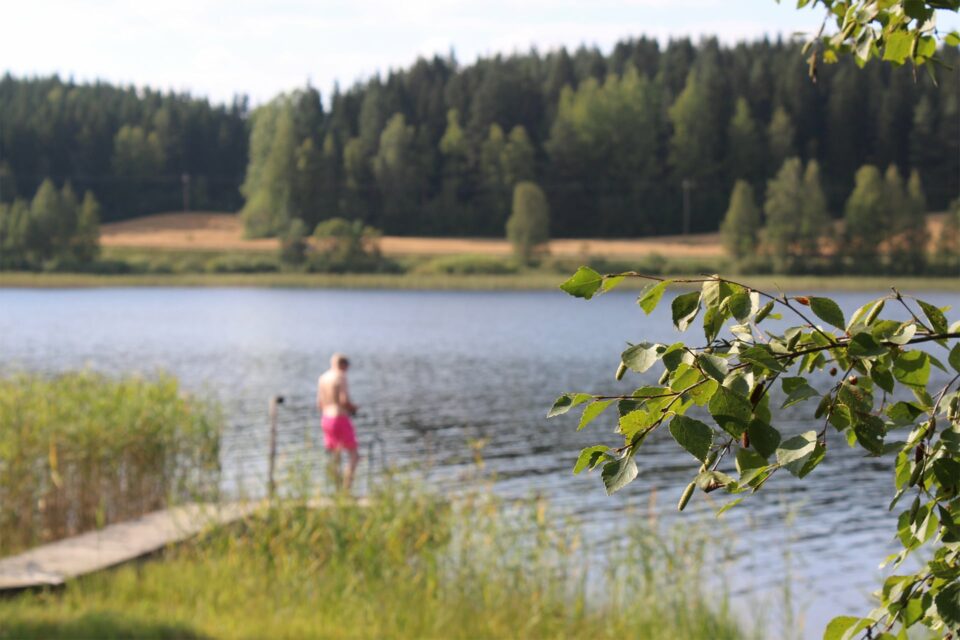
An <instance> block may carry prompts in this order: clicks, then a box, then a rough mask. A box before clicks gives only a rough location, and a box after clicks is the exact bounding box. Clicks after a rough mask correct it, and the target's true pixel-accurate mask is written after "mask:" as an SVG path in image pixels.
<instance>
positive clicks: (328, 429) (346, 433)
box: [320, 416, 357, 451]
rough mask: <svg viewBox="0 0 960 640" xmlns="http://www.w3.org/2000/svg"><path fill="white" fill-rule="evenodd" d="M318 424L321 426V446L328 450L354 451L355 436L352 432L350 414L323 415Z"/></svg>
mask: <svg viewBox="0 0 960 640" xmlns="http://www.w3.org/2000/svg"><path fill="white" fill-rule="evenodd" d="M320 426H321V427H322V428H323V446H325V447H326V448H327V449H328V450H330V451H336V450H337V449H347V450H349V451H356V449H357V436H356V434H355V433H354V432H353V422H351V421H350V416H323V418H322V419H321V420H320Z"/></svg>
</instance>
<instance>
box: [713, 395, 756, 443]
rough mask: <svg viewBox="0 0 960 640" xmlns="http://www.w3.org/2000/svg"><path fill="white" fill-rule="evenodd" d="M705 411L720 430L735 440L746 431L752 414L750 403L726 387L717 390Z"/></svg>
mask: <svg viewBox="0 0 960 640" xmlns="http://www.w3.org/2000/svg"><path fill="white" fill-rule="evenodd" d="M707 409H708V410H709V411H710V415H712V416H713V419H714V420H716V421H717V424H718V425H720V428H721V429H723V430H724V431H726V432H727V433H729V434H730V435H732V436H735V437H737V438H739V437H740V436H741V435H742V434H743V432H744V431H746V429H747V425H748V424H749V423H750V416H751V415H752V414H753V408H752V407H751V406H750V401H749V400H747V399H746V398H745V397H743V396H741V395H740V394H739V393H736V392H735V391H731V390H730V389H728V388H726V387H718V388H717V392H716V393H715V394H713V397H712V398H710V404H709V405H708V406H707Z"/></svg>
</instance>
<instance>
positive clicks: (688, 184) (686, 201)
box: [680, 178, 694, 236]
mask: <svg viewBox="0 0 960 640" xmlns="http://www.w3.org/2000/svg"><path fill="white" fill-rule="evenodd" d="M680 186H681V188H682V189H683V235H685V236H686V235H689V234H690V191H691V190H692V189H693V187H694V184H693V180H691V179H690V178H684V179H683V182H681V183H680Z"/></svg>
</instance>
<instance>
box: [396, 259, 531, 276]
mask: <svg viewBox="0 0 960 640" xmlns="http://www.w3.org/2000/svg"><path fill="white" fill-rule="evenodd" d="M517 271H519V267H518V265H517V263H516V262H515V261H514V260H511V259H507V258H500V257H497V256H485V255H471V254H467V255H456V256H441V257H437V258H431V259H429V260H427V261H426V262H422V263H420V264H419V265H417V266H416V267H414V269H413V272H414V273H420V274H446V275H476V274H483V275H501V274H504V275H506V274H511V273H517Z"/></svg>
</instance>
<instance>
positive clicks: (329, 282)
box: [0, 269, 960, 291]
mask: <svg viewBox="0 0 960 640" xmlns="http://www.w3.org/2000/svg"><path fill="white" fill-rule="evenodd" d="M569 273H572V271H570V272H567V273H565V274H561V273H559V272H558V270H555V269H550V270H547V269H539V270H529V271H523V272H520V273H517V274H503V275H490V274H446V273H431V274H418V273H403V274H360V273H355V274H324V273H293V272H286V273H282V272H281V273H182V274H121V275H104V274H83V273H32V272H9V271H8V272H0V288H3V287H8V288H10V287H31V288H33V287H36V288H73V287H285V288H315V289H421V290H426V289H429V290H482V291H497V290H556V289H557V287H558V286H559V284H560V283H561V282H562V281H563V280H564V279H565V278H566V277H567V275H569ZM693 273H696V272H693ZM671 277H682V275H676V276H671ZM734 279H736V280H738V281H740V282H745V283H748V284H751V285H753V286H755V287H758V288H763V289H772V290H776V289H777V288H778V287H779V288H782V289H784V290H788V291H880V290H888V289H889V288H890V287H891V286H896V287H898V288H900V289H901V290H903V291H931V290H933V291H960V278H956V277H941V278H934V277H928V278H920V277H897V276H769V275H765V276H749V275H743V276H735V277H734ZM643 284H644V283H643V282H641V281H638V280H633V281H628V282H625V283H624V284H623V285H621V287H622V288H628V289H629V288H633V289H637V288H639V287H641V286H642V285H643Z"/></svg>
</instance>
